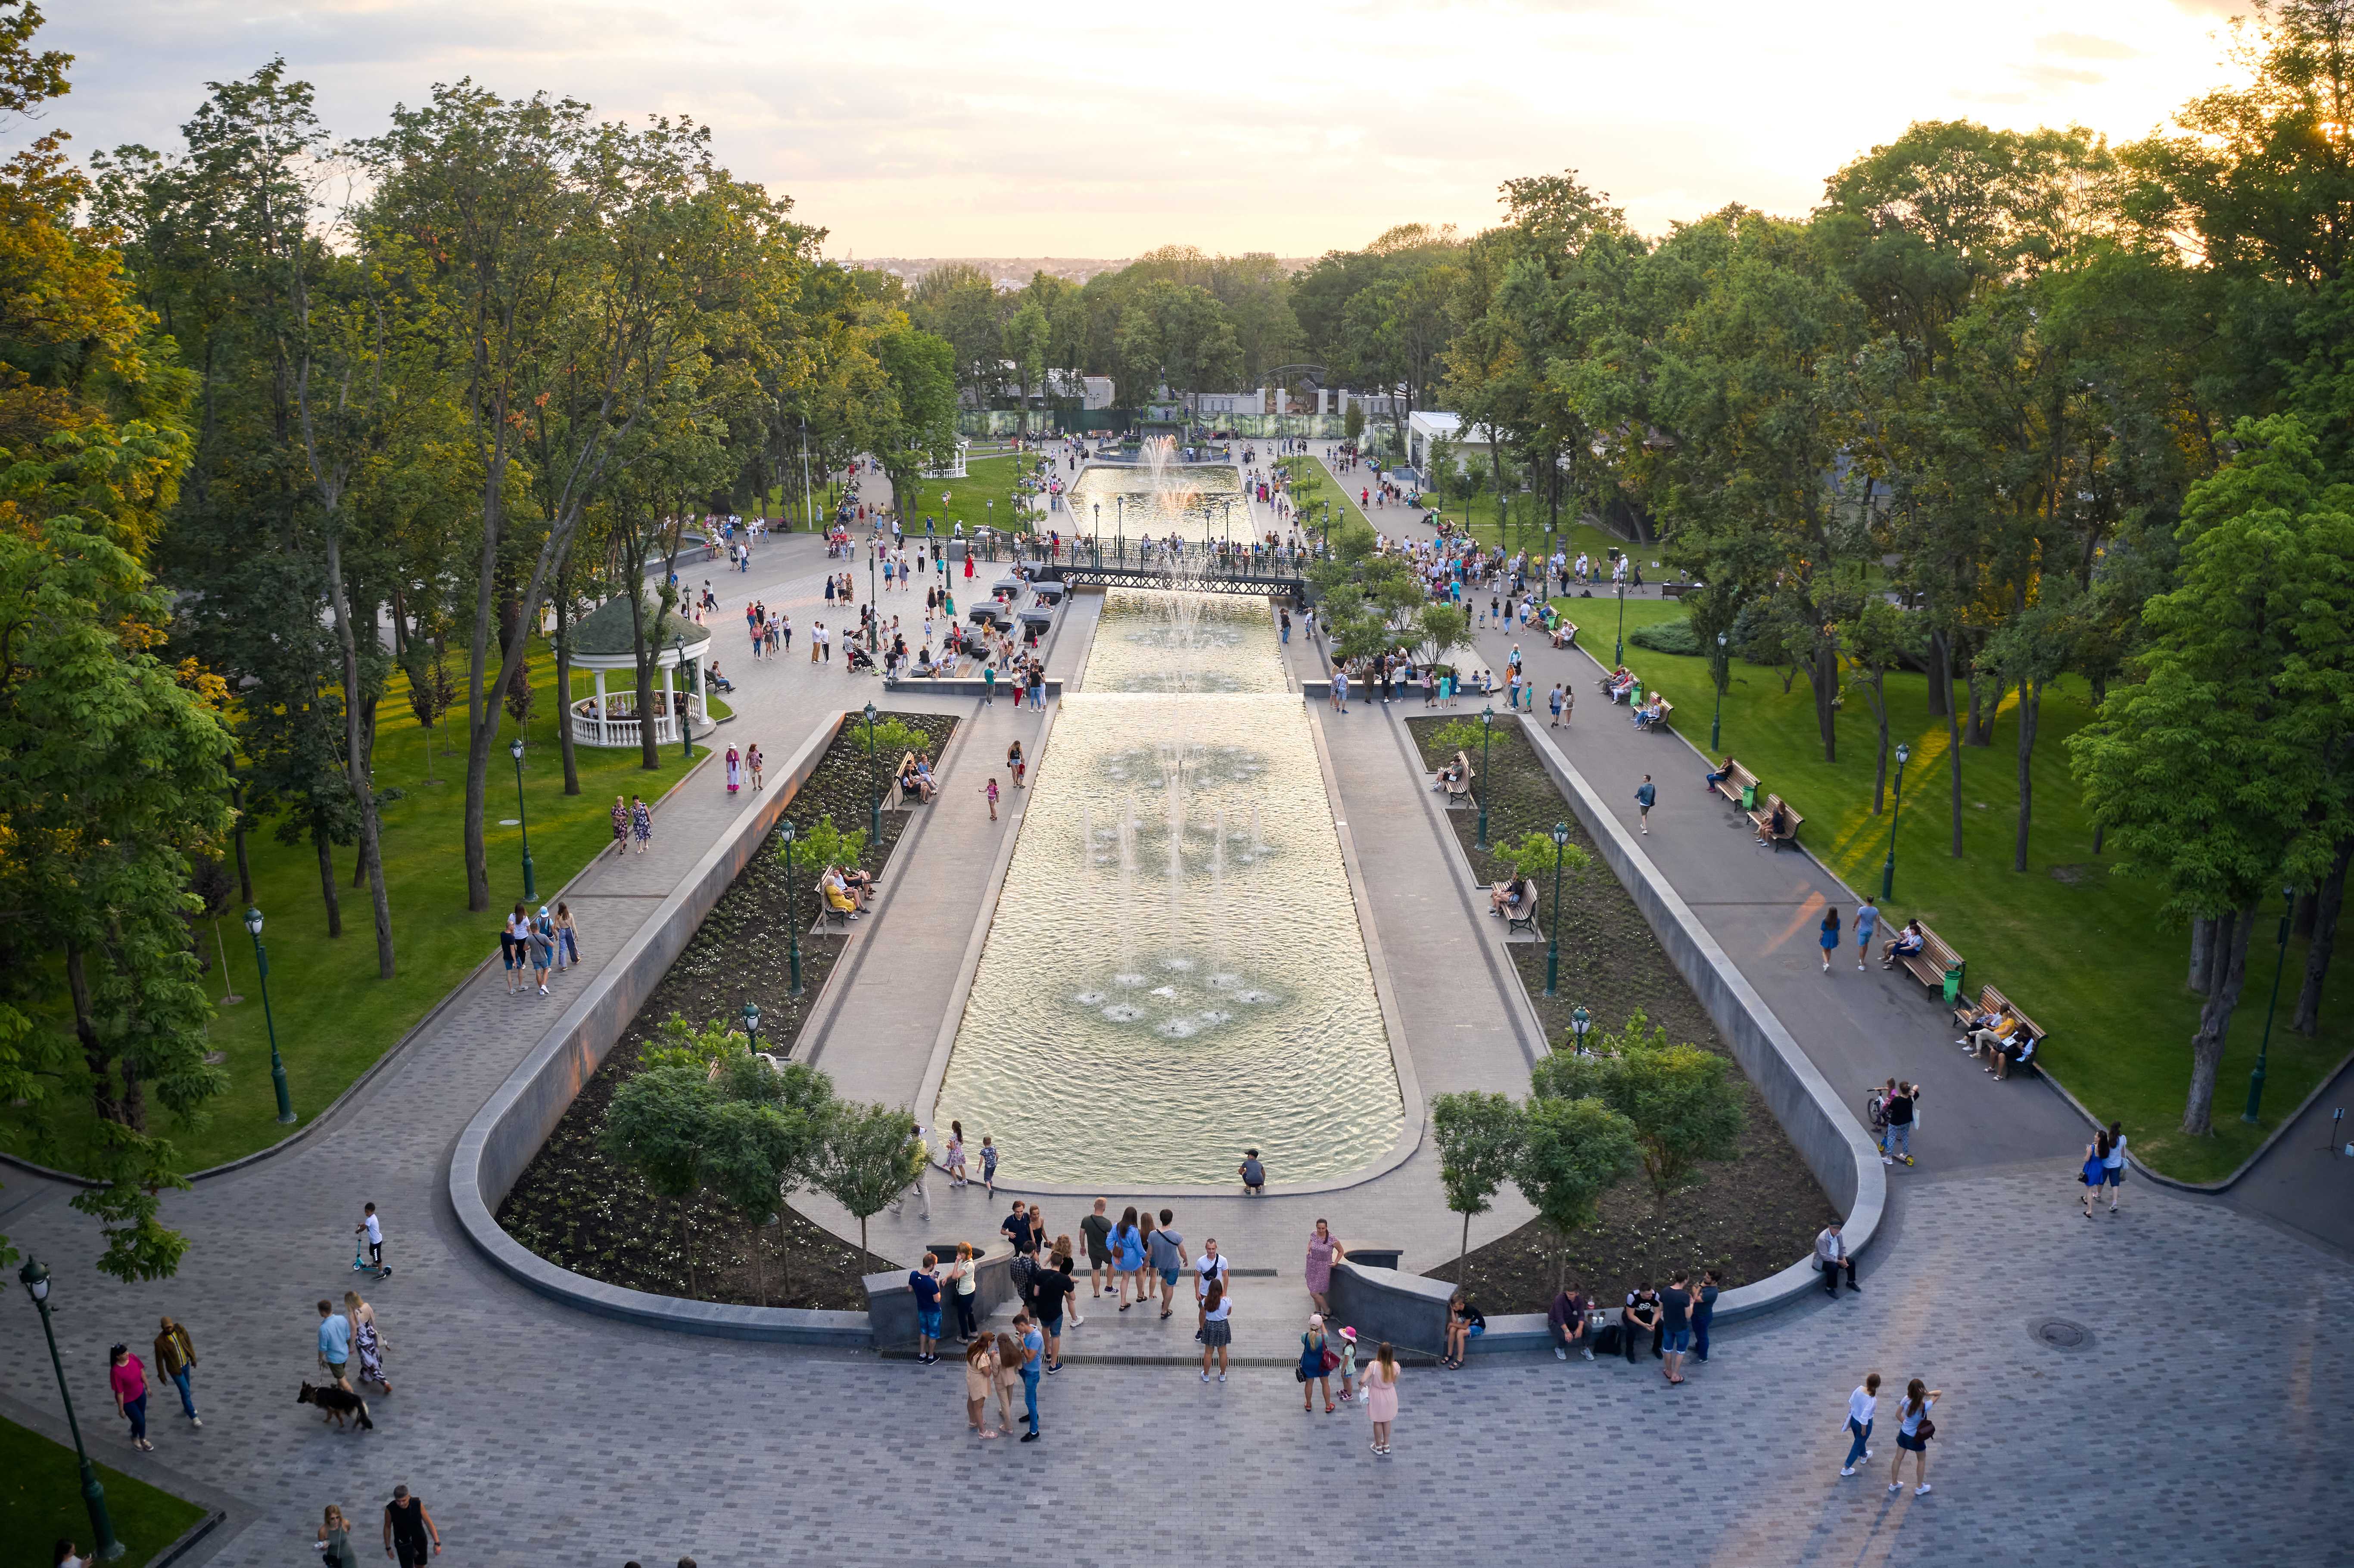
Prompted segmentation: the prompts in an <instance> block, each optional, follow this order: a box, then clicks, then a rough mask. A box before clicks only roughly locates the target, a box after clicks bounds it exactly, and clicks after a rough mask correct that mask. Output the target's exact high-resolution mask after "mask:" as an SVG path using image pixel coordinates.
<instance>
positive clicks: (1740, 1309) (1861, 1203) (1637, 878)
mask: <svg viewBox="0 0 2354 1568" xmlns="http://www.w3.org/2000/svg"><path fill="white" fill-rule="evenodd" d="M1521 727H1522V732H1523V733H1524V734H1525V735H1526V736H1528V739H1529V744H1530V746H1531V747H1533V748H1534V750H1535V751H1536V754H1537V756H1538V757H1539V758H1542V759H1543V762H1544V765H1545V769H1546V771H1547V772H1548V773H1550V774H1551V775H1552V776H1553V782H1554V784H1555V785H1557V786H1558V787H1559V788H1560V789H1561V792H1562V795H1563V796H1564V798H1565V799H1566V800H1568V801H1569V806H1570V810H1574V811H1575V812H1576V813H1577V819H1578V821H1579V822H1580V823H1582V824H1583V825H1584V827H1585V831H1586V833H1587V835H1588V836H1590V837H1591V838H1592V839H1593V841H1594V842H1595V846H1596V848H1597V849H1599V850H1600V851H1601V852H1602V858H1603V859H1604V860H1605V861H1606V862H1607V863H1609V866H1610V870H1611V873H1612V874H1613V875H1615V876H1617V878H1618V880H1619V882H1620V883H1621V884H1622V885H1625V887H1626V889H1627V891H1628V894H1629V895H1632V897H1633V898H1634V900H1635V906H1636V907H1637V908H1638V909H1640V910H1641V911H1642V912H1643V917H1644V919H1645V920H1647V921H1648V922H1649V924H1650V927H1651V929H1652V931H1653V932H1654V933H1655V934H1656V935H1657V936H1658V938H1659V946H1660V947H1661V948H1663V949H1665V951H1666V952H1667V955H1668V959H1669V961H1670V962H1671V963H1673V964H1674V965H1675V966H1676V970H1677V972H1678V973H1679V974H1681V975H1682V976H1683V979H1684V983H1685V984H1687V985H1689V986H1691V990H1692V994H1693V995H1694V996H1696V997H1698V998H1699V999H1700V1002H1701V1005H1702V1007H1704V1008H1706V1009H1707V1010H1708V1015H1709V1017H1710V1018H1711V1019H1712V1020H1713V1021H1714V1022H1715V1023H1716V1027H1717V1032H1718V1033H1719V1034H1721V1035H1722V1036H1723V1039H1724V1042H1725V1044H1726V1045H1728V1046H1729V1047H1730V1048H1731V1049H1732V1052H1733V1054H1734V1059H1735V1060H1736V1061H1738V1062H1739V1063H1740V1064H1741V1070H1742V1071H1743V1072H1744V1073H1746V1074H1747V1075H1749V1081H1750V1082H1751V1083H1752V1084H1754V1085H1755V1086H1756V1087H1757V1092H1758V1093H1759V1094H1760V1095H1762V1096H1764V1097H1765V1104H1766V1106H1767V1107H1768V1108H1770V1109H1771V1110H1772V1111H1773V1113H1774V1117H1775V1119H1776V1120H1777V1121H1779V1122H1780V1123H1781V1124H1782V1129H1783V1131H1785V1132H1787V1134H1789V1137H1790V1142H1791V1144H1792V1145H1793V1146H1794V1147H1795V1148H1796V1149H1797V1151H1798V1158H1799V1159H1801V1160H1805V1161H1806V1162H1807V1169H1808V1170H1809V1171H1813V1172H1814V1176H1815V1180H1816V1181H1819V1182H1821V1183H1822V1188H1823V1192H1825V1193H1826V1194H1827V1195H1829V1198H1830V1201H1831V1203H1832V1205H1833V1206H1834V1207H1835V1208H1837V1209H1838V1210H1839V1211H1840V1213H1842V1214H1843V1215H1845V1216H1846V1222H1845V1227H1844V1229H1843V1230H1842V1232H1841V1234H1842V1235H1843V1236H1844V1238H1845V1239H1846V1242H1847V1247H1848V1251H1849V1253H1850V1255H1853V1254H1858V1253H1861V1252H1862V1251H1863V1249H1864V1248H1865V1247H1867V1246H1869V1245H1871V1244H1872V1238H1873V1236H1874V1235H1875V1234H1877V1233H1878V1232H1879V1229H1880V1221H1881V1216H1882V1213H1883V1212H1884V1211H1885V1209H1886V1207H1887V1202H1888V1173H1887V1171H1886V1170H1885V1169H1884V1168H1882V1165H1881V1163H1880V1151H1879V1150H1877V1149H1875V1148H1873V1147H1872V1140H1871V1139H1869V1138H1867V1137H1866V1136H1865V1135H1864V1131H1863V1128H1862V1127H1861V1125H1860V1124H1858V1122H1857V1121H1856V1119H1855V1117H1854V1114H1853V1113H1852V1112H1850V1110H1849V1109H1848V1107H1846V1106H1844V1105H1842V1104H1841V1103H1840V1099H1839V1097H1838V1096H1837V1095H1835V1094H1834V1093H1833V1092H1832V1090H1831V1086H1830V1083H1829V1080H1827V1079H1826V1078H1825V1077H1824V1076H1823V1075H1822V1072H1821V1070H1820V1069H1819V1068H1818V1067H1817V1066H1816V1065H1814V1063H1813V1062H1812V1061H1811V1060H1810V1059H1809V1058H1808V1055H1807V1054H1806V1053H1805V1052H1804V1051H1803V1050H1801V1049H1800V1048H1799V1045H1798V1043H1797V1040H1796V1039H1794V1038H1792V1036H1791V1034H1790V1032H1789V1031H1788V1030H1787V1028H1785V1027H1784V1026H1783V1024H1782V1021H1781V1020H1780V1019H1778V1018H1776V1017H1775V1016H1774V1012H1773V1010H1772V1009H1770V1008H1768V1007H1767V1006H1766V1005H1765V998H1763V997H1761V996H1759V995H1758V994H1757V990H1756V988H1755V986H1752V985H1751V984H1750V983H1749V981H1748V980H1747V979H1746V978H1745V977H1744V976H1743V974H1742V973H1741V971H1740V970H1739V969H1737V968H1735V967H1734V963H1733V960H1732V959H1729V958H1727V957H1726V956H1725V952H1724V949H1723V948H1722V947H1720V946H1718V944H1717V940H1716V938H1714V937H1712V936H1711V935H1709V933H1708V930H1707V928H1706V927H1703V926H1702V924H1701V923H1700V917H1699V916H1696V915H1694V914H1693V913H1692V911H1691V906H1690V905H1688V904H1686V903H1685V902H1684V900H1683V896H1682V895H1681V894H1679V893H1677V892H1676V890H1675V889H1674V888H1673V887H1670V885H1668V883H1667V881H1666V880H1665V879H1664V878H1663V877H1661V876H1660V875H1659V873H1658V872H1657V870H1656V869H1655V868H1654V867H1653V866H1652V864H1651V862H1650V858H1649V856H1647V855H1645V854H1644V853H1642V851H1641V850H1640V849H1639V848H1638V847H1637V845H1636V843H1635V842H1634V840H1633V839H1632V838H1630V837H1629V836H1628V832H1627V830H1626V829H1625V828H1624V827H1622V826H1621V825H1620V824H1619V822H1618V820H1617V818H1616V817H1614V816H1612V815H1611V814H1610V811H1609V809H1608V808H1607V807H1606V806H1605V805H1604V804H1603V803H1602V801H1601V800H1600V799H1599V798H1598V797H1597V796H1596V794H1595V793H1594V790H1593V789H1592V788H1591V787H1590V786H1589V785H1587V783H1586V782H1585V779H1584V777H1583V776H1581V775H1580V774H1579V773H1578V772H1577V771H1576V769H1575V768H1571V767H1570V766H1569V763H1568V760H1567V759H1566V758H1564V757H1563V756H1562V754H1561V751H1560V748H1559V747H1555V746H1554V745H1553V742H1552V740H1550V739H1549V738H1548V737H1547V736H1546V735H1545V731H1544V726H1542V725H1539V724H1536V723H1535V722H1533V720H1532V718H1531V717H1530V715H1522V724H1521ZM1809 1288H1820V1277H1819V1276H1818V1275H1817V1274H1816V1273H1815V1272H1814V1270H1813V1268H1812V1266H1811V1264H1810V1260H1808V1259H1806V1258H1801V1259H1799V1260H1798V1261H1797V1262H1796V1263H1793V1264H1791V1265H1790V1266H1788V1267H1787V1268H1785V1269H1783V1270H1782V1271H1781V1272H1780V1273H1778V1274H1776V1275H1774V1276H1772V1277H1770V1278H1766V1279H1761V1280H1755V1281H1753V1282H1752V1283H1750V1284H1747V1285H1744V1286H1742V1287H1739V1288H1738V1289H1734V1290H1728V1291H1726V1292H1725V1293H1724V1294H1723V1296H1721V1297H1719V1298H1718V1299H1717V1304H1716V1321H1718V1322H1720V1323H1725V1322H1734V1321H1737V1320H1738V1319H1743V1318H1749V1317H1755V1316H1756V1315H1757V1314H1759V1313H1761V1312H1767V1311H1771V1310H1773V1309H1774V1308H1777V1307H1781V1306H1783V1305H1786V1304H1787V1303H1788V1302H1790V1301H1792V1300H1795V1299H1797V1296H1798V1293H1799V1292H1801V1291H1803V1290H1807V1289H1809ZM1539 1326H1540V1328H1542V1320H1540V1325H1539ZM1481 1338H1482V1339H1483V1340H1494V1339H1496V1338H1497V1330H1496V1328H1495V1327H1494V1326H1493V1325H1492V1324H1491V1326H1490V1329H1489V1331H1488V1333H1486V1334H1484V1335H1482V1336H1481ZM1490 1348H1491V1349H1502V1348H1510V1347H1505V1346H1502V1345H1496V1346H1491V1347H1490Z"/></svg>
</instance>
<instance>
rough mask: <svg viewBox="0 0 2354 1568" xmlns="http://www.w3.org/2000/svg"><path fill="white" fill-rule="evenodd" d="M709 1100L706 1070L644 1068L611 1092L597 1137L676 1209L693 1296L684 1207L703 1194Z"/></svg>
mask: <svg viewBox="0 0 2354 1568" xmlns="http://www.w3.org/2000/svg"><path fill="white" fill-rule="evenodd" d="M712 1100H713V1096H712V1094H711V1092H710V1073H709V1070H708V1069H707V1068H704V1067H701V1066H696V1065H690V1064H686V1063H672V1064H665V1065H662V1066H657V1067H647V1068H643V1069H642V1070H640V1071H639V1072H636V1073H633V1074H631V1075H630V1076H629V1077H627V1078H625V1079H623V1080H622V1082H621V1086H620V1088H618V1089H616V1090H614V1091H613V1099H612V1103H611V1104H610V1105H608V1106H607V1107H605V1130H604V1132H603V1133H602V1134H601V1135H600V1138H599V1142H600V1143H601V1144H602V1145H603V1147H604V1150H605V1152H606V1153H607V1154H608V1155H610V1156H611V1157H612V1158H613V1159H615V1160H619V1161H620V1162H621V1163H622V1164H624V1165H627V1166H628V1167H629V1168H630V1169H631V1170H632V1171H636V1172H637V1173H638V1177H639V1179H640V1180H641V1181H644V1182H645V1184H646V1186H647V1188H648V1189H649V1190H650V1191H651V1192H653V1193H654V1194H655V1195H656V1196H657V1197H663V1198H668V1199H670V1200H671V1201H672V1202H675V1203H676V1204H677V1205H678V1238H679V1246H680V1249H681V1250H682V1251H683V1252H684V1254H685V1255H686V1289H687V1294H688V1295H690V1296H692V1295H695V1293H696V1292H695V1241H694V1235H693V1234H692V1232H691V1231H690V1229H689V1226H688V1221H687V1213H686V1205H687V1203H688V1202H689V1201H690V1200H691V1199H693V1198H694V1196H695V1193H697V1192H701V1191H702V1190H703V1181H704V1173H705V1158H706V1156H705V1145H706V1140H707V1139H708V1137H709V1122H710V1111H711V1104H712Z"/></svg>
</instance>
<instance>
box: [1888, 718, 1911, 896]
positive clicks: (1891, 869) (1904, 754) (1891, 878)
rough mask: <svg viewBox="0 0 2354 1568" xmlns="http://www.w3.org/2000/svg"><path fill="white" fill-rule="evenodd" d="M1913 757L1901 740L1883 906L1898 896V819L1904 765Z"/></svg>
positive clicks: (1901, 806)
mask: <svg viewBox="0 0 2354 1568" xmlns="http://www.w3.org/2000/svg"><path fill="white" fill-rule="evenodd" d="M1912 755H1913V748H1912V747H1908V746H1906V745H1905V744H1904V743H1903V741H1901V740H1900V741H1898V742H1897V743H1896V800H1895V801H1894V802H1893V804H1892V805H1891V806H1890V807H1889V810H1888V859H1887V861H1886V862H1885V863H1882V866H1881V868H1880V901H1881V902H1882V904H1885V903H1887V902H1888V901H1889V900H1890V899H1892V898H1893V897H1895V896H1896V819H1897V818H1899V817H1901V816H1903V814H1904V764H1905V762H1906V760H1907V759H1909V758H1911V757H1912Z"/></svg>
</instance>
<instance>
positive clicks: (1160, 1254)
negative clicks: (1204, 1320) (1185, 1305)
mask: <svg viewBox="0 0 2354 1568" xmlns="http://www.w3.org/2000/svg"><path fill="white" fill-rule="evenodd" d="M1176 1217H1177V1213H1176V1211H1175V1210H1173V1209H1163V1210H1161V1226H1160V1228H1159V1229H1158V1230H1155V1231H1154V1232H1153V1233H1152V1236H1151V1239H1150V1240H1149V1241H1148V1242H1146V1243H1145V1253H1146V1261H1147V1262H1149V1263H1150V1265H1151V1266H1152V1267H1153V1268H1154V1269H1156V1270H1157V1271H1159V1273H1160V1275H1161V1316H1162V1317H1163V1318H1167V1317H1169V1316H1171V1315H1172V1314H1173V1313H1174V1312H1175V1311H1176V1310H1177V1276H1178V1274H1179V1273H1180V1272H1182V1270H1183V1269H1185V1268H1186V1267H1187V1266H1189V1264H1190V1262H1191V1260H1190V1259H1189V1258H1187V1257H1186V1255H1185V1238H1184V1237H1183V1236H1182V1235H1181V1234H1178V1233H1177V1231H1176V1230H1175V1229H1174V1228H1173V1227H1172V1224H1171V1222H1172V1221H1173V1220H1175V1219H1176Z"/></svg>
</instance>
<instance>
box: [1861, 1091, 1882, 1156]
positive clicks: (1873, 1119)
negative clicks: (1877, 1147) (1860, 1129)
mask: <svg viewBox="0 0 2354 1568" xmlns="http://www.w3.org/2000/svg"><path fill="white" fill-rule="evenodd" d="M1886 1092H1887V1091H1885V1090H1884V1089H1882V1087H1881V1086H1879V1085H1877V1084H1875V1085H1873V1086H1872V1087H1871V1088H1869V1089H1866V1090H1865V1091H1864V1093H1863V1123H1864V1125H1865V1126H1866V1127H1868V1128H1872V1141H1873V1142H1874V1143H1878V1142H1880V1141H1881V1135H1882V1134H1883V1133H1885V1132H1886V1131H1887V1130H1888V1104H1887V1102H1886V1101H1884V1100H1882V1098H1881V1096H1882V1094H1884V1093H1886Z"/></svg>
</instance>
